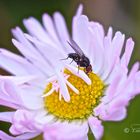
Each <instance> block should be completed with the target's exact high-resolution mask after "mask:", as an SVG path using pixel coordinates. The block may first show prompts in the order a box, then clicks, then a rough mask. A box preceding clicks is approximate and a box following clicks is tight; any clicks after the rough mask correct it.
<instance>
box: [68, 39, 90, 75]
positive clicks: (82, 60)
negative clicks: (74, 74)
mask: <svg viewBox="0 0 140 140" xmlns="http://www.w3.org/2000/svg"><path fill="white" fill-rule="evenodd" d="M68 44H69V45H70V46H71V47H72V48H73V50H74V51H75V53H69V54H68V58H71V59H72V61H75V62H76V63H77V65H78V70H79V67H84V68H85V72H86V74H88V73H89V72H92V66H91V64H90V61H89V59H88V58H87V57H86V56H85V54H84V53H83V51H82V50H81V49H80V47H79V46H78V45H77V43H76V42H75V41H74V40H72V39H71V40H70V42H69V41H68Z"/></svg>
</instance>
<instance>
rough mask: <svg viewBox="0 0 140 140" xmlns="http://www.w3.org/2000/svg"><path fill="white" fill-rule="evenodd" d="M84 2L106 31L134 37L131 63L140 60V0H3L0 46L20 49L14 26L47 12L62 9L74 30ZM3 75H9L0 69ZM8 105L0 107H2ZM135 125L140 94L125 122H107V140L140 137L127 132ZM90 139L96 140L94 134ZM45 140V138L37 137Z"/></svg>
mask: <svg viewBox="0 0 140 140" xmlns="http://www.w3.org/2000/svg"><path fill="white" fill-rule="evenodd" d="M80 3H83V5H84V13H85V14H87V15H88V17H89V18H90V19H91V20H95V21H99V22H100V23H102V24H103V25H104V28H105V30H107V28H108V27H109V26H112V27H113V28H114V31H117V30H120V31H121V32H123V33H125V34H126V37H130V36H132V37H133V39H134V41H135V43H136V44H135V50H134V52H133V57H132V60H131V63H130V66H129V67H131V66H132V64H133V63H134V62H135V61H139V60H140V0H11V1H10V0H0V47H4V48H7V49H10V50H11V51H14V52H17V50H16V49H15V48H14V46H13V45H12V43H11V37H12V35H11V32H10V30H11V28H14V27H15V26H20V27H22V29H24V27H23V24H22V20H23V19H24V18H27V17H29V16H34V17H36V18H37V19H38V20H41V16H42V14H43V13H44V12H47V13H49V14H50V15H52V14H53V12H55V11H60V12H61V13H62V14H63V15H64V17H65V19H66V22H67V25H68V28H69V30H70V29H71V19H72V16H73V15H74V13H75V11H76V9H77V7H78V5H79V4H80ZM0 73H1V74H6V73H5V72H4V71H3V70H0ZM5 109H6V108H2V107H0V110H1V111H2V110H5ZM133 124H140V96H137V97H135V99H134V100H133V101H131V102H130V105H129V106H128V116H127V118H126V119H125V120H123V121H121V122H104V123H103V125H104V126H105V128H104V131H105V132H104V136H103V138H102V139H103V140H125V139H126V140H139V139H140V132H137V133H136V132H135V133H132V131H130V132H129V133H126V132H124V130H126V129H125V128H129V129H130V128H131V126H132V125H133ZM7 127H9V125H8V124H5V123H3V122H0V129H2V130H5V131H7ZM89 139H91V140H93V139H94V138H93V136H92V134H91V133H90V134H89ZM36 140H41V137H38V138H36Z"/></svg>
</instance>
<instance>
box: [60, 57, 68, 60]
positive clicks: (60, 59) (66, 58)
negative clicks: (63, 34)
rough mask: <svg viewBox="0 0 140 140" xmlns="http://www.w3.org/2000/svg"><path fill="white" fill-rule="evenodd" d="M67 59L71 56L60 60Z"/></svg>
mask: <svg viewBox="0 0 140 140" xmlns="http://www.w3.org/2000/svg"><path fill="white" fill-rule="evenodd" d="M67 59H69V57H67V58H64V59H60V60H67Z"/></svg>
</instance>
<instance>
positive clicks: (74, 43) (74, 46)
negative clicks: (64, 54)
mask: <svg viewBox="0 0 140 140" xmlns="http://www.w3.org/2000/svg"><path fill="white" fill-rule="evenodd" d="M67 42H68V44H69V45H70V46H71V47H72V48H73V50H74V51H75V52H76V53H77V54H79V55H80V56H83V55H84V53H83V51H82V50H81V49H80V47H79V46H78V45H77V43H76V42H75V41H74V40H72V39H70V42H69V41H67Z"/></svg>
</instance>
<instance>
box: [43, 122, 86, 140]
mask: <svg viewBox="0 0 140 140" xmlns="http://www.w3.org/2000/svg"><path fill="white" fill-rule="evenodd" d="M87 133H88V125H87V123H83V124H78V123H77V124H76V123H72V122H71V123H67V122H65V123H56V124H53V125H46V127H45V128H44V139H45V140H52V139H53V140H87ZM47 138H48V139H47Z"/></svg>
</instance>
